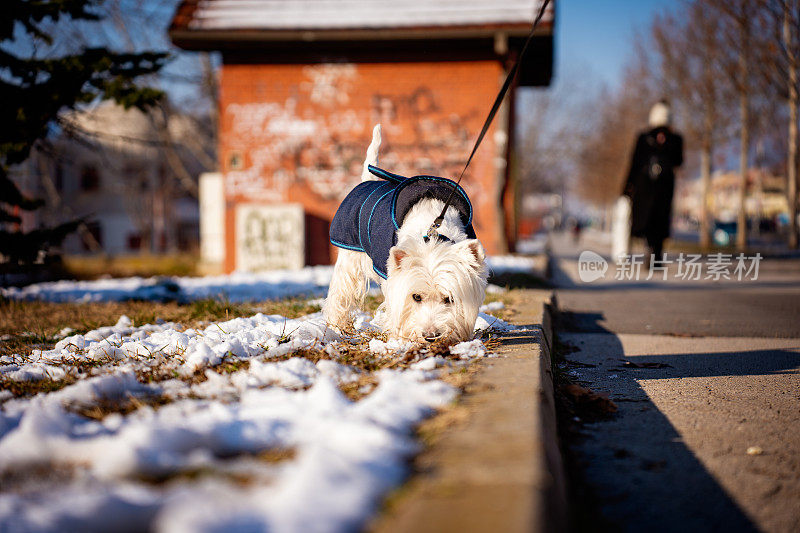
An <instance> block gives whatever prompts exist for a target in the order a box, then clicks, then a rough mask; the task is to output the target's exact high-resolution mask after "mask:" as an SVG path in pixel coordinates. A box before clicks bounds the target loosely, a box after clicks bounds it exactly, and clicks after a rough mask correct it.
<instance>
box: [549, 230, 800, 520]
mask: <svg viewBox="0 0 800 533" xmlns="http://www.w3.org/2000/svg"><path fill="white" fill-rule="evenodd" d="M584 249H592V250H595V251H596V252H599V253H600V254H601V255H604V254H603V252H605V251H606V247H605V246H604V243H603V241H602V240H601V239H595V240H593V241H592V240H589V241H588V242H582V243H578V245H576V244H575V243H573V242H572V241H571V240H570V239H566V238H559V237H556V238H555V239H554V240H553V256H554V258H553V279H554V282H555V283H556V285H557V289H556V298H557V300H558V305H559V308H560V310H561V312H562V313H561V320H560V322H559V338H560V339H561V340H562V341H563V342H565V343H566V344H567V345H569V346H573V347H574V349H575V351H574V352H573V353H570V354H568V355H567V356H566V357H567V359H568V362H567V363H566V364H565V365H564V366H563V368H562V370H563V371H564V372H567V373H568V374H569V375H570V376H571V377H572V378H573V379H574V380H576V381H577V382H578V383H579V384H581V385H583V386H585V387H589V388H591V389H593V390H595V391H599V392H604V393H607V394H608V395H609V397H610V398H611V399H612V400H613V401H614V402H615V403H616V405H617V407H618V409H619V410H618V411H617V413H616V414H615V415H613V416H612V417H610V418H609V419H607V420H601V421H594V422H592V423H581V425H579V428H580V433H581V434H582V436H581V437H580V438H574V437H573V438H572V439H571V440H570V442H568V443H566V445H567V446H568V448H569V449H570V450H571V452H572V455H573V464H575V465H577V467H578V468H577V472H578V474H577V478H576V479H575V480H574V483H576V484H579V485H580V489H581V490H579V491H576V493H578V494H581V495H582V502H581V503H582V504H585V505H591V506H592V507H593V508H594V511H593V512H594V513H595V515H596V516H594V517H591V518H590V520H592V521H593V522H592V523H593V529H595V530H597V529H604V528H605V529H612V530H624V531H644V530H647V531H721V530H725V531H753V530H762V531H776V532H779V531H780V532H782V531H787V532H789V531H800V504H798V502H800V260H798V259H763V260H762V261H761V263H760V267H759V276H758V279H757V280H753V279H748V280H743V281H736V280H732V281H725V280H723V281H711V280H700V281H691V282H689V281H683V280H680V279H676V276H675V270H674V269H673V268H670V270H669V271H668V272H667V278H668V279H667V280H666V281H663V280H658V281H655V280H646V279H640V280H638V281H636V280H616V279H614V272H613V270H614V266H613V265H609V270H608V272H607V275H606V276H605V278H604V279H600V280H598V281H594V282H591V283H584V282H582V281H581V280H580V276H579V275H578V257H579V255H580V252H581V251H583V250H584ZM643 363H646V364H647V365H649V366H650V367H651V368H641V366H642V364H643ZM636 365H639V367H637V366H636ZM580 525H581V526H583V527H585V526H586V525H587V524H586V523H583V524H580Z"/></svg>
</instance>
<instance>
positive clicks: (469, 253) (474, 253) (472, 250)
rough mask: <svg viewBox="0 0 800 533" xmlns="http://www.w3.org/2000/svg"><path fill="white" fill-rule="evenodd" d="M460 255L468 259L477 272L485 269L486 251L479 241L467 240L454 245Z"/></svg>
mask: <svg viewBox="0 0 800 533" xmlns="http://www.w3.org/2000/svg"><path fill="white" fill-rule="evenodd" d="M454 246H455V248H456V249H457V250H458V253H459V254H461V255H462V257H464V258H466V259H467V261H468V262H469V264H470V265H471V266H472V267H473V268H474V269H475V270H481V269H483V264H484V262H485V261H486V251H485V250H484V249H483V245H482V244H481V242H480V241H479V240H478V239H467V240H465V241H461V242H459V243H457V244H455V245H454Z"/></svg>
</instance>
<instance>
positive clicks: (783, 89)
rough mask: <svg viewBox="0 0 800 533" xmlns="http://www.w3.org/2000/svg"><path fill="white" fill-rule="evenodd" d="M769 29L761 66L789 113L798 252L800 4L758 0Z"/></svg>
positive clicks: (792, 242) (791, 241)
mask: <svg viewBox="0 0 800 533" xmlns="http://www.w3.org/2000/svg"><path fill="white" fill-rule="evenodd" d="M758 2H759V7H760V8H761V10H762V12H763V13H764V15H765V19H766V20H765V22H766V24H767V26H768V34H769V37H770V38H769V40H768V46H764V47H760V48H758V49H757V50H756V51H757V52H758V53H759V56H758V62H757V64H758V66H759V72H760V74H761V76H762V80H763V81H764V82H765V83H766V86H767V87H766V89H767V90H771V91H774V93H775V94H776V96H777V97H778V99H780V100H781V101H782V102H783V104H784V105H785V106H786V109H787V111H788V114H789V117H788V127H787V131H786V141H787V149H786V203H787V205H788V208H789V238H788V245H789V247H791V248H797V245H798V233H797V164H798V161H797V149H798V146H797V143H798V122H797V121H798V105H800V98H798V89H800V87H798V83H800V80H799V79H798V70H800V0H758Z"/></svg>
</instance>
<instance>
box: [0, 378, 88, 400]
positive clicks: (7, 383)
mask: <svg viewBox="0 0 800 533" xmlns="http://www.w3.org/2000/svg"><path fill="white" fill-rule="evenodd" d="M76 381H77V379H76V378H74V377H72V376H67V377H65V378H64V379H62V380H54V379H50V378H47V379H40V380H38V381H14V380H11V379H8V378H6V377H3V376H0V390H3V391H5V390H7V391H10V392H11V394H12V395H13V396H14V397H15V398H19V397H28V396H35V395H37V394H39V393H40V392H44V393H47V392H55V391H57V390H59V389H63V388H64V387H66V386H67V385H71V384H73V383H75V382H76Z"/></svg>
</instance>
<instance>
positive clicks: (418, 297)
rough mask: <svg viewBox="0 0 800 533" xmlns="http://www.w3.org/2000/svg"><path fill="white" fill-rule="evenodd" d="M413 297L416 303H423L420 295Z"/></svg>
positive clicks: (413, 295)
mask: <svg viewBox="0 0 800 533" xmlns="http://www.w3.org/2000/svg"><path fill="white" fill-rule="evenodd" d="M411 297H412V298H414V301H415V302H421V301H422V296H420V295H419V294H412V295H411Z"/></svg>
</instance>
